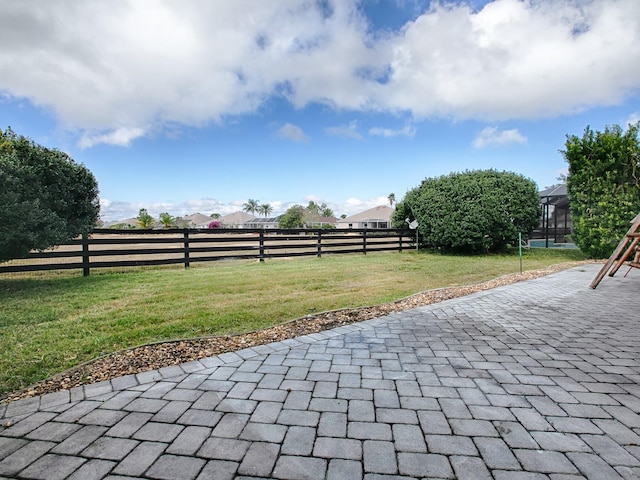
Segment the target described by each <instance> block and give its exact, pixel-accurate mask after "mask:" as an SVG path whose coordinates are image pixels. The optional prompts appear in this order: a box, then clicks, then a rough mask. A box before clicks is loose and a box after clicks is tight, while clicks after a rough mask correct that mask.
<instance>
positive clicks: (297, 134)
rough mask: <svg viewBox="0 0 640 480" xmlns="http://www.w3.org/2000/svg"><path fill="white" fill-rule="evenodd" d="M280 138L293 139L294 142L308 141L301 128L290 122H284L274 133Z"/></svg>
mask: <svg viewBox="0 0 640 480" xmlns="http://www.w3.org/2000/svg"><path fill="white" fill-rule="evenodd" d="M276 134H277V135H278V137H280V138H286V139H288V140H293V141H294V142H308V141H309V137H308V136H307V135H306V134H305V133H304V131H303V130H302V128H300V127H298V126H297V125H292V124H291V123H285V124H284V125H283V126H282V127H280V128H279V129H278V131H277V133H276Z"/></svg>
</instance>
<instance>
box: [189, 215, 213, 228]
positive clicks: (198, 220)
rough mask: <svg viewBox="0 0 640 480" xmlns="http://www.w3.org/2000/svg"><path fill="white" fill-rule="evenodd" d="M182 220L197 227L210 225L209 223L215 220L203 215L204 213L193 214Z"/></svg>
mask: <svg viewBox="0 0 640 480" xmlns="http://www.w3.org/2000/svg"><path fill="white" fill-rule="evenodd" d="M182 220H186V221H187V222H190V223H194V224H195V225H204V224H209V222H211V221H213V218H211V217H208V216H207V215H203V214H202V213H193V214H191V215H186V216H184V217H182Z"/></svg>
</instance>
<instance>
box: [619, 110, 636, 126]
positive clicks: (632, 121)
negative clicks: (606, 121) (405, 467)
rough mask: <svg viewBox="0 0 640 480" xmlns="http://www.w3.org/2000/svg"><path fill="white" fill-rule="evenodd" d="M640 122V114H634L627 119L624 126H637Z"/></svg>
mask: <svg viewBox="0 0 640 480" xmlns="http://www.w3.org/2000/svg"><path fill="white" fill-rule="evenodd" d="M638 122H640V112H633V113H632V114H631V115H629V118H627V120H626V121H625V122H624V124H623V125H622V126H623V127H626V126H627V125H635V124H636V123H638Z"/></svg>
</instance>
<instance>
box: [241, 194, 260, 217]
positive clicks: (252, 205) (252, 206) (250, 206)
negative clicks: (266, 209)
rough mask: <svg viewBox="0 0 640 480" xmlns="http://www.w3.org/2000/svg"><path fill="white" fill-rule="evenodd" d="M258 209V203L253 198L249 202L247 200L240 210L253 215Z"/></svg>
mask: <svg viewBox="0 0 640 480" xmlns="http://www.w3.org/2000/svg"><path fill="white" fill-rule="evenodd" d="M259 207H260V204H259V203H258V200H254V199H253V198H250V199H249V200H247V203H245V204H243V205H242V210H244V211H245V212H247V213H250V214H251V215H255V214H256V212H257V211H258V209H259Z"/></svg>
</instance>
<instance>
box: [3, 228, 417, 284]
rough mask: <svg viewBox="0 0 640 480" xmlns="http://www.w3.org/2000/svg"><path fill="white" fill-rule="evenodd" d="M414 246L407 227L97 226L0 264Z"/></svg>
mask: <svg viewBox="0 0 640 480" xmlns="http://www.w3.org/2000/svg"><path fill="white" fill-rule="evenodd" d="M413 246H415V231H411V230H403V229H379V230H378V229H375V230H372V229H329V230H324V229H304V230H299V229H295V230H281V229H268V230H262V229H255V230H253V229H252V230H249V229H167V230H112V229H96V230H94V231H93V232H92V233H91V235H89V236H86V237H83V238H78V239H75V240H72V241H70V242H68V243H65V244H62V245H59V246H57V247H55V248H53V249H48V250H45V251H43V252H32V253H30V254H29V256H28V257H27V258H24V259H19V260H13V261H11V262H7V263H4V264H0V273H16V272H33V271H47V270H70V269H81V270H82V272H83V275H85V276H88V275H89V274H90V272H91V270H92V269H95V268H124V267H138V266H149V265H171V264H183V265H184V267H185V268H188V267H189V266H190V265H191V264H192V263H197V262H213V261H218V260H229V259H257V260H260V261H264V260H265V259H269V258H283V257H301V256H316V257H321V256H322V255H330V254H345V253H362V254H365V255H366V254H367V253H368V252H381V251H398V252H402V251H403V250H405V249H410V248H412V247H413Z"/></svg>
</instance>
